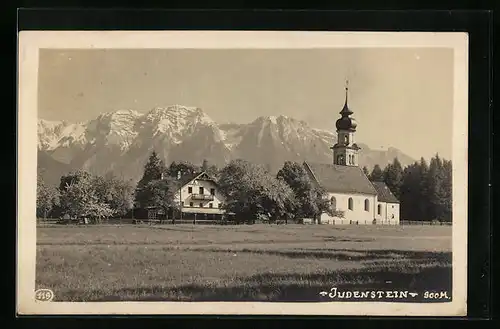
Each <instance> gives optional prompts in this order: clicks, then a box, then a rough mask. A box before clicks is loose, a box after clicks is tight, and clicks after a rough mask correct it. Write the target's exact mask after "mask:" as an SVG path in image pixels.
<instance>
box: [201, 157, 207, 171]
mask: <svg viewBox="0 0 500 329" xmlns="http://www.w3.org/2000/svg"><path fill="white" fill-rule="evenodd" d="M207 170H208V161H207V159H203V163H202V165H201V171H205V172H206V171H207Z"/></svg>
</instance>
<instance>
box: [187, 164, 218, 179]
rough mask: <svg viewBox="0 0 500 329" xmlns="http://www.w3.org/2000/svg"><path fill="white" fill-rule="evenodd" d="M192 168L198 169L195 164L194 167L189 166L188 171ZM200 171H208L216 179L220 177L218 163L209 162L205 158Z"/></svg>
mask: <svg viewBox="0 0 500 329" xmlns="http://www.w3.org/2000/svg"><path fill="white" fill-rule="evenodd" d="M188 168H189V167H188ZM181 169H183V168H181ZM192 170H196V168H195V167H194V166H193V168H189V169H188V170H187V171H188V172H191V171H192ZM200 171H204V172H206V173H207V174H208V175H209V176H211V177H214V178H215V179H217V178H218V177H219V168H218V167H217V166H216V165H213V164H212V165H211V164H209V163H208V161H207V160H206V159H205V160H203V163H202V165H201V167H200Z"/></svg>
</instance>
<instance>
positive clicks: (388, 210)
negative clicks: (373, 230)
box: [375, 202, 399, 225]
mask: <svg viewBox="0 0 500 329" xmlns="http://www.w3.org/2000/svg"><path fill="white" fill-rule="evenodd" d="M378 206H380V214H379V211H378V210H379V208H378ZM375 219H376V220H377V224H383V225H399V203H387V202H377V209H375Z"/></svg>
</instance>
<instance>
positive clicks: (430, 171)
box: [37, 152, 452, 222]
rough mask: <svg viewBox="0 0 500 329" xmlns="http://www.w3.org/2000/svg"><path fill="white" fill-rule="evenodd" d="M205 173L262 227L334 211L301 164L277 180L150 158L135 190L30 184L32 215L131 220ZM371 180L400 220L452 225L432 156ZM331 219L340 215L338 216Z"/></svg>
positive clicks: (444, 169)
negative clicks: (262, 221)
mask: <svg viewBox="0 0 500 329" xmlns="http://www.w3.org/2000/svg"><path fill="white" fill-rule="evenodd" d="M200 171H206V172H207V173H208V174H210V175H211V176H213V177H214V178H215V179H216V180H217V181H218V183H219V185H220V188H221V191H222V192H223V193H224V194H225V195H227V196H231V197H229V198H228V202H227V204H226V205H225V207H226V209H228V210H230V211H231V212H236V213H240V214H241V215H242V216H244V217H245V216H246V217H249V218H250V217H252V218H256V217H257V218H258V217H261V216H263V215H264V214H265V216H270V218H269V220H273V219H274V220H276V219H282V218H285V220H286V219H297V218H300V217H308V216H313V217H314V216H317V215H318V214H319V213H321V212H325V211H326V212H335V211H336V210H335V209H329V205H328V203H327V202H326V203H325V198H324V197H325V191H322V190H314V189H315V187H314V186H313V184H310V182H308V181H307V178H306V175H305V172H304V171H303V168H302V165H301V164H299V163H294V162H286V163H285V164H284V165H283V168H282V169H280V171H279V172H278V174H277V175H272V174H271V173H270V172H269V169H268V168H266V167H265V166H260V165H256V164H251V163H249V162H247V161H244V160H235V161H232V162H231V163H229V164H228V165H226V166H225V167H224V168H217V167H216V166H214V165H210V164H208V163H207V161H203V163H202V164H201V165H194V164H191V163H189V162H173V163H171V164H170V166H168V167H167V166H165V164H164V163H163V162H162V160H160V159H159V158H158V156H157V154H156V153H155V152H153V153H152V154H151V156H150V158H149V160H148V162H147V163H146V165H145V167H144V174H143V177H142V179H141V180H140V181H139V183H138V184H137V185H136V186H134V184H133V183H132V182H131V181H126V180H123V179H120V178H117V177H115V176H114V175H112V174H108V175H104V176H96V175H92V174H90V173H88V172H85V171H78V172H74V173H70V174H68V175H64V176H62V177H61V179H60V184H59V186H51V185H49V184H46V183H45V182H44V181H43V180H42V178H41V177H39V178H38V182H37V216H38V217H39V218H60V217H62V216H63V215H65V214H67V215H69V216H71V217H82V216H83V217H89V218H93V219H95V221H97V222H98V221H100V220H102V219H106V218H111V217H113V218H126V217H130V216H133V212H132V211H133V209H141V208H145V207H147V206H158V207H163V208H165V209H169V208H175V207H178V205H175V203H174V202H173V198H174V193H175V191H176V189H177V188H178V187H179V181H180V179H179V177H178V175H179V173H182V175H190V174H193V173H195V172H200ZM363 171H364V173H365V174H366V175H367V177H368V178H369V179H370V180H371V181H383V182H385V183H386V185H387V186H388V187H389V189H390V190H391V192H392V193H393V194H394V195H395V196H396V197H397V198H398V199H399V200H400V209H401V215H400V218H401V220H411V221H431V220H438V221H444V222H450V221H451V219H452V163H451V161H450V160H446V159H442V158H440V157H439V155H435V156H434V157H433V158H432V159H431V161H430V163H427V162H426V161H425V160H424V159H423V158H421V160H420V161H419V162H415V163H413V164H411V165H409V166H407V167H405V168H403V167H402V165H401V163H400V162H399V160H398V159H397V158H395V159H394V161H393V162H392V163H390V164H388V165H387V166H385V168H383V169H382V168H381V167H380V166H379V165H375V166H374V168H373V169H372V171H371V172H369V170H368V169H367V168H366V167H364V168H363ZM335 215H338V216H343V215H342V214H341V213H336V214H335Z"/></svg>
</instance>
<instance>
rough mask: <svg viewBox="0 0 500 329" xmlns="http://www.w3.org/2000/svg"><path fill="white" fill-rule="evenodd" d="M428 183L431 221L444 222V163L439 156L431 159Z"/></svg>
mask: <svg viewBox="0 0 500 329" xmlns="http://www.w3.org/2000/svg"><path fill="white" fill-rule="evenodd" d="M426 183H427V184H426V185H427V186H426V188H427V195H428V198H429V216H430V219H432V220H434V219H438V220H442V219H444V216H445V207H446V192H445V177H444V168H443V161H442V160H441V158H440V157H439V155H438V154H436V156H435V157H434V158H432V159H431V163H430V165H429V172H428V175H427V179H426Z"/></svg>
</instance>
